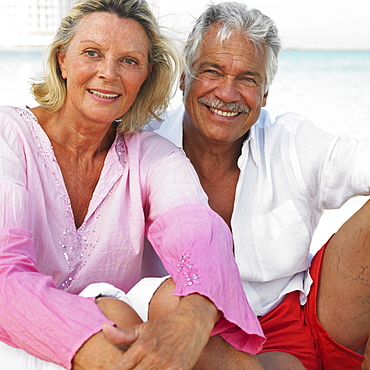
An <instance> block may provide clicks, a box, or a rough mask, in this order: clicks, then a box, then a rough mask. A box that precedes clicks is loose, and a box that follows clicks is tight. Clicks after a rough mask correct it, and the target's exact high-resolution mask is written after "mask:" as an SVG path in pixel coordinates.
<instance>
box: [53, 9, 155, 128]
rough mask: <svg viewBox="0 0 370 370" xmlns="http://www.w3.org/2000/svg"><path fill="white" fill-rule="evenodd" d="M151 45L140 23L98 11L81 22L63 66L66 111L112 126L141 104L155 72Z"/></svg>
mask: <svg viewBox="0 0 370 370" xmlns="http://www.w3.org/2000/svg"><path fill="white" fill-rule="evenodd" d="M148 50H149V40H148V37H147V34H146V32H145V30H144V29H143V28H142V26H141V25H140V24H139V23H138V22H137V21H135V20H133V19H130V18H119V17H118V16H117V15H115V14H110V13H104V12H96V13H91V14H88V15H86V16H85V17H84V18H82V19H81V21H80V23H79V25H78V28H77V31H76V33H75V35H74V36H73V38H72V40H71V42H70V44H69V46H68V48H67V50H65V51H60V52H59V54H58V61H59V66H60V70H61V72H62V76H63V78H64V79H66V82H67V96H66V101H65V104H64V107H63V108H66V109H68V112H69V113H71V114H73V115H75V116H76V118H79V119H83V120H86V119H87V120H91V121H94V122H99V123H109V124H110V123H111V122H112V121H114V120H115V119H117V118H118V117H121V116H122V115H123V114H124V113H126V112H127V110H128V109H129V108H130V107H131V105H132V104H133V102H134V101H135V99H136V96H137V93H138V92H139V90H140V87H141V85H142V84H143V83H144V81H145V80H146V78H147V77H148V75H149V73H150V71H151V67H152V66H151V64H150V63H149V60H148V59H149V58H148Z"/></svg>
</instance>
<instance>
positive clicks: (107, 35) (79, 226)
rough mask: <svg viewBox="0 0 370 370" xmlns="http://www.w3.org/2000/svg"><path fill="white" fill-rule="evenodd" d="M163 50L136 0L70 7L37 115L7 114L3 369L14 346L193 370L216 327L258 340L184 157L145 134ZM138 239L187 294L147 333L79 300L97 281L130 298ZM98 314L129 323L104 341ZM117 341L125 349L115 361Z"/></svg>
mask: <svg viewBox="0 0 370 370" xmlns="http://www.w3.org/2000/svg"><path fill="white" fill-rule="evenodd" d="M167 45H168V40H166V39H165V38H164V37H163V36H162V35H161V34H160V33H159V30H158V27H157V25H156V22H155V19H154V17H153V15H152V14H151V13H150V11H149V10H148V8H147V4H146V2H145V1H142V0H85V1H82V2H79V3H77V4H76V5H75V6H74V7H73V8H72V9H71V11H70V12H69V14H68V15H67V16H66V17H65V18H64V20H63V21H62V24H61V27H60V29H59V30H58V33H57V35H56V37H55V39H54V42H53V43H52V45H51V47H50V49H49V58H48V69H49V71H48V73H47V74H46V76H45V78H44V79H43V80H42V81H41V82H40V83H37V84H34V85H33V93H34V96H35V98H36V100H37V101H38V103H39V104H40V106H39V107H36V108H33V109H29V108H15V107H3V108H1V111H0V140H1V143H0V146H1V148H2V150H1V153H0V183H1V186H0V192H1V202H2V204H1V207H0V208H1V211H0V212H1V217H0V222H1V225H0V227H1V230H0V259H1V264H0V289H1V297H2V298H1V300H0V340H1V342H2V343H1V344H2V346H1V348H0V358H1V359H2V363H3V364H4V361H5V363H8V365H7V366H9V367H6V366H5V367H6V368H7V369H9V368H10V367H11V366H12V362H11V361H13V360H14V358H13V359H12V356H13V357H17V356H18V355H19V354H20V352H19V350H15V349H13V348H12V347H15V348H20V349H23V350H25V351H26V352H28V353H29V354H31V355H32V356H35V357H32V359H33V360H34V361H36V362H35V367H36V368H37V369H40V368H41V366H44V365H45V364H46V362H52V363H55V364H58V365H60V366H62V367H65V368H71V367H72V366H73V368H74V369H94V368H99V369H100V368H102V369H105V368H107V369H108V368H112V366H113V365H114V364H117V366H120V367H119V368H122V369H126V368H149V367H150V368H166V367H170V366H173V367H176V368H178V367H182V368H191V367H192V366H193V365H194V364H195V363H196V361H197V359H198V357H199V355H200V353H201V351H202V349H203V348H204V346H205V345H206V343H207V341H208V337H209V334H210V332H211V330H212V329H213V334H221V336H223V338H224V339H226V340H227V341H229V342H230V343H231V344H232V345H233V346H234V347H235V348H237V349H240V350H244V351H246V352H250V353H255V352H256V351H258V350H259V349H260V347H261V344H262V342H263V335H262V333H261V331H260V327H259V325H258V323H257V321H256V319H255V317H254V315H253V313H252V312H251V311H250V309H249V306H248V304H247V302H246V300H245V297H244V294H243V291H242V286H241V283H240V278H239V274H238V271H237V268H236V265H235V263H234V259H233V255H232V241H231V236H230V233H229V230H228V228H227V226H226V225H225V224H224V222H223V221H221V219H220V218H219V217H218V216H217V215H216V214H215V213H213V212H212V211H211V210H210V209H209V207H208V204H207V198H206V196H205V195H204V193H203V191H202V190H201V187H200V185H199V183H198V180H197V177H196V175H195V173H194V171H193V169H192V167H191V166H190V165H189V162H188V161H187V159H186V158H185V156H184V155H183V153H182V152H181V151H179V150H177V149H176V148H175V147H174V146H173V145H172V144H170V143H169V142H167V141H165V140H164V139H161V138H160V137H158V136H157V135H156V134H153V133H148V132H139V128H140V127H141V126H142V125H144V124H145V123H147V121H148V120H149V119H150V118H151V117H152V116H153V115H158V114H159V113H161V112H162V111H163V110H164V109H165V108H166V106H167V99H168V95H169V92H170V90H171V84H172V80H173V78H172V77H173V75H174V73H173V66H174V65H175V64H176V63H175V61H176V58H175V56H174V54H173V53H172V52H171V50H170V49H169V47H168V46H167ZM144 236H147V237H148V238H149V240H150V241H151V243H152V245H153V246H154V248H155V249H156V252H157V253H158V255H159V256H160V258H161V260H162V262H163V263H164V265H165V267H166V269H167V270H168V272H169V273H170V274H171V276H172V278H173V281H174V284H175V286H176V288H175V291H174V294H175V295H177V296H180V297H182V298H181V299H180V300H179V303H178V304H176V305H175V307H174V308H175V310H174V311H172V312H170V313H167V314H166V315H164V316H162V317H160V318H157V319H156V320H149V321H148V322H147V323H144V324H141V321H140V319H139V317H138V316H137V315H136V313H135V311H134V310H133V309H132V308H131V307H130V306H129V305H127V304H126V303H123V302H122V301H119V300H115V299H109V298H106V299H101V298H100V299H97V300H96V301H95V302H94V299H89V298H84V297H82V296H79V295H78V294H80V293H81V291H82V290H83V289H84V288H86V287H87V286H88V285H89V284H92V283H100V282H107V283H110V284H112V285H114V286H115V287H117V288H119V289H121V290H123V291H128V290H130V289H131V288H132V287H133V286H134V285H135V284H136V283H137V282H138V281H139V279H140V270H141V261H142V255H143V249H144V247H143V245H144ZM160 289H161V288H160ZM160 289H159V291H160ZM102 294H103V295H106V293H105V292H103V293H102ZM84 295H85V296H86V295H87V296H88V297H95V296H97V295H98V294H96V293H91V291H90V290H88V291H87V292H85V293H84ZM108 295H109V294H108ZM206 297H207V298H206ZM103 312H104V313H105V314H103ZM107 317H108V318H110V319H112V321H109V320H108V319H107ZM219 318H220V319H219ZM218 319H219V320H218ZM217 320H218V321H217ZM107 321H108V322H110V324H116V325H117V326H118V327H119V328H124V327H127V326H132V325H137V326H135V327H134V328H133V329H128V328H126V329H122V331H119V330H118V329H114V328H113V327H112V326H109V325H107V324H105V329H104V330H105V333H106V335H104V334H103V332H102V328H103V324H104V323H105V322H107ZM216 321H217V324H216V325H215V327H214V324H215V322H216ZM213 327H214V328H213ZM154 342H155V343H157V344H156V345H155V346H153V343H154ZM122 343H127V344H131V346H130V349H129V350H128V351H127V352H126V353H125V354H124V356H122V351H123V350H124V349H123V347H122V346H116V345H115V344H122ZM1 351H2V352H1ZM12 351H16V352H15V353H16V354H15V355H14V352H12ZM17 351H18V352H17ZM36 358H37V359H41V360H44V361H46V362H42V364H43V365H41V362H37V361H39V360H37V359H36ZM6 361H8V362H6ZM149 363H150V364H151V365H150V366H149ZM153 364H154V365H153ZM152 366H153V367H152ZM16 368H17V369H18V367H16Z"/></svg>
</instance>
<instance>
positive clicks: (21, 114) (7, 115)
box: [0, 105, 36, 127]
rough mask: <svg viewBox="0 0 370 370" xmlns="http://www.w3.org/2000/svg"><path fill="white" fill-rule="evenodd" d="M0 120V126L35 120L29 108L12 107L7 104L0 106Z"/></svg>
mask: <svg viewBox="0 0 370 370" xmlns="http://www.w3.org/2000/svg"><path fill="white" fill-rule="evenodd" d="M0 121H1V123H2V124H1V126H2V127H4V125H6V124H8V125H12V124H13V125H17V126H21V125H22V124H24V125H27V123H29V122H31V121H36V117H35V116H34V115H33V113H32V112H31V110H30V109H29V108H28V107H26V106H24V107H13V106H9V105H4V106H0Z"/></svg>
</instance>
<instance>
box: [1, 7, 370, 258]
mask: <svg viewBox="0 0 370 370" xmlns="http://www.w3.org/2000/svg"><path fill="white" fill-rule="evenodd" d="M73 2H74V1H73V0H17V1H13V0H0V86H1V88H0V104H1V105H17V106H20V105H28V106H31V107H32V106H35V105H36V103H35V101H34V100H33V98H32V96H31V94H30V81H31V79H32V78H34V77H37V75H39V74H40V73H42V70H43V61H42V58H43V53H44V51H45V48H46V45H48V44H49V43H50V42H51V40H52V38H53V35H54V33H55V31H56V30H57V28H58V26H59V23H60V20H61V18H62V17H63V16H64V15H65V13H66V12H67V11H68V9H69V8H70V6H71V5H72V3H73ZM214 2H215V3H218V2H220V1H214ZM243 2H244V3H246V4H247V5H248V6H250V7H254V8H257V9H259V10H261V11H262V12H263V13H265V14H266V15H268V16H269V17H271V18H272V19H273V20H274V21H275V22H276V24H277V26H278V29H279V32H280V35H281V37H282V40H283V46H284V50H283V52H282V55H281V58H280V64H279V72H278V74H277V77H276V78H275V81H274V82H273V84H272V86H271V87H270V92H269V98H268V103H267V106H266V109H267V110H268V111H269V112H270V114H271V116H272V117H276V116H277V115H279V114H282V113H284V112H287V111H295V112H299V113H302V114H304V115H305V116H307V117H308V118H309V119H311V120H312V121H313V122H314V123H315V124H316V125H317V126H319V127H321V128H322V129H324V130H325V131H328V132H331V133H333V134H335V133H337V132H345V133H347V134H348V135H350V136H354V137H356V138H358V139H361V138H363V137H365V138H370V22H369V21H368V17H369V14H370V2H368V1H367V0H352V1H351V2H349V1H343V2H338V1H336V0H324V1H323V0H309V1H306V0H300V1H296V0H279V1H276V0H251V1H245V0H243ZM148 3H149V4H150V6H151V8H152V10H153V12H154V14H155V15H156V16H157V17H158V20H159V23H160V25H161V26H162V27H163V29H164V31H165V32H166V33H167V34H169V35H171V36H173V37H174V38H176V39H177V40H178V41H179V43H181V42H182V41H184V40H185V39H186V36H187V34H188V32H189V30H190V29H191V26H192V24H193V22H194V19H195V18H196V17H197V16H199V15H200V14H201V12H202V11H203V10H204V9H205V8H206V6H207V4H209V3H210V1H208V0H181V1H175V0H148ZM180 101H181V95H180V94H179V93H178V94H176V95H175V97H174V98H173V100H172V105H173V107H175V106H176V105H177V104H179V103H180ZM368 198H369V197H357V198H354V199H351V200H349V201H348V202H347V203H346V204H345V205H344V206H343V207H342V208H341V209H340V210H328V211H325V213H324V216H323V217H322V219H321V222H320V225H319V228H318V229H317V231H316V234H315V237H314V240H313V243H312V252H315V251H316V250H317V249H318V248H320V246H321V245H322V244H323V243H325V241H326V240H327V239H328V238H329V237H330V236H331V235H332V233H333V232H335V231H336V230H337V229H338V227H339V226H340V225H341V224H342V223H343V222H344V221H345V220H346V219H347V218H348V217H350V215H351V214H352V213H354V212H355V211H356V210H357V209H358V208H359V207H361V205H362V204H363V203H364V202H365V201H366V200H367V199H368Z"/></svg>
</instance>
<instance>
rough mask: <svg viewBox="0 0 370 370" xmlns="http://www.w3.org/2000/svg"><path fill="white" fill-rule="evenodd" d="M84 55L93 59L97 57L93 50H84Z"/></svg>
mask: <svg viewBox="0 0 370 370" xmlns="http://www.w3.org/2000/svg"><path fill="white" fill-rule="evenodd" d="M85 53H86V55H88V56H89V57H95V56H96V55H97V52H96V51H95V50H86V51H85Z"/></svg>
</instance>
